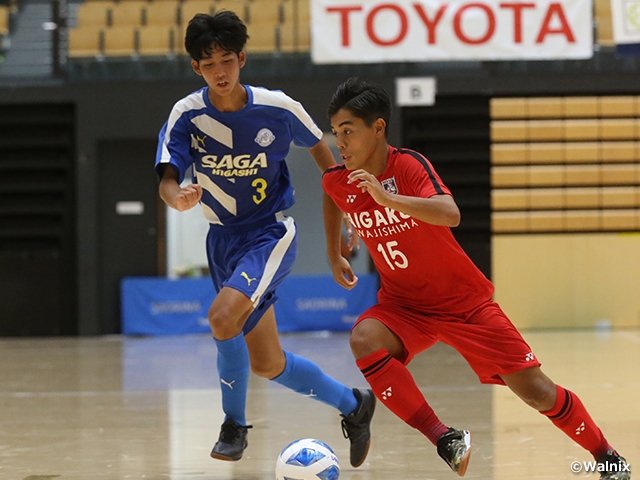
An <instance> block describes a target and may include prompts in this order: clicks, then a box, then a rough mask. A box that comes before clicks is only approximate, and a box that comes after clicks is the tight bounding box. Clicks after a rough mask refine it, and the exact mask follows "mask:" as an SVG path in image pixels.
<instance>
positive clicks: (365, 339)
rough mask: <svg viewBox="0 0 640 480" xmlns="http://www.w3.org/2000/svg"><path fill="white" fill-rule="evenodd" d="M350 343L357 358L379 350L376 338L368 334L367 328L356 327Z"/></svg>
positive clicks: (352, 332)
mask: <svg viewBox="0 0 640 480" xmlns="http://www.w3.org/2000/svg"><path fill="white" fill-rule="evenodd" d="M349 345H350V346H351V351H352V352H353V356H354V357H355V358H356V359H360V358H363V357H366V356H367V355H369V354H371V353H373V352H375V351H376V350H379V348H376V342H375V340H374V338H373V337H372V336H371V335H369V334H368V332H367V331H366V329H358V328H356V329H354V330H352V331H351V336H350V337H349Z"/></svg>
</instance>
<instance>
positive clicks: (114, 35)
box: [103, 25, 137, 57]
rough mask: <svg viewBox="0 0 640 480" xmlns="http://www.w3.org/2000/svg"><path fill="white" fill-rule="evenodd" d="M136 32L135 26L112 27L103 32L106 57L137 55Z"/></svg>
mask: <svg viewBox="0 0 640 480" xmlns="http://www.w3.org/2000/svg"><path fill="white" fill-rule="evenodd" d="M136 30H137V28H136V27H135V26H133V25H125V26H120V27H110V28H105V29H104V30H103V35H104V50H103V53H104V55H105V56H110V57H121V56H128V55H134V54H135V53H136V45H135V44H136Z"/></svg>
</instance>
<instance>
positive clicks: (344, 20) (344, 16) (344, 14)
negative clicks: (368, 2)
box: [327, 6, 362, 47]
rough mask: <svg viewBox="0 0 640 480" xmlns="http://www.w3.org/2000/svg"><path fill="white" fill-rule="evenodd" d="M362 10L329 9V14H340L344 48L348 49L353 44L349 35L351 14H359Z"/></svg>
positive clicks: (359, 8)
mask: <svg viewBox="0 0 640 480" xmlns="http://www.w3.org/2000/svg"><path fill="white" fill-rule="evenodd" d="M361 10H362V7H361V6H354V7H327V13H339V14H340V24H341V25H342V46H343V47H348V46H349V44H350V43H351V37H350V35H349V14H350V13H351V12H359V11H361Z"/></svg>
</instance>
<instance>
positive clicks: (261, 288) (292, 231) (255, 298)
mask: <svg viewBox="0 0 640 480" xmlns="http://www.w3.org/2000/svg"><path fill="white" fill-rule="evenodd" d="M276 218H277V216H276ZM279 220H280V219H279ZM280 221H282V223H284V225H285V227H287V233H285V234H284V237H282V238H281V239H280V240H278V243H277V244H276V246H275V248H274V249H273V251H272V252H271V255H269V260H267V264H266V266H265V268H264V273H263V275H262V278H261V279H260V283H259V284H258V288H256V291H255V292H253V295H251V301H252V302H253V308H256V307H257V306H258V304H259V303H260V299H261V298H262V295H264V292H266V290H267V288H268V287H269V285H270V284H271V280H273V277H274V276H275V274H276V272H277V271H278V268H280V264H281V263H282V259H283V257H284V255H285V253H287V250H288V249H289V245H291V242H292V241H293V239H294V237H295V236H296V224H295V223H294V221H293V218H292V217H286V218H284V219H283V220H280Z"/></svg>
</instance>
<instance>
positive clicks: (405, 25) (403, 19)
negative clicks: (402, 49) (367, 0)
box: [367, 3, 409, 46]
mask: <svg viewBox="0 0 640 480" xmlns="http://www.w3.org/2000/svg"><path fill="white" fill-rule="evenodd" d="M382 10H392V11H394V12H396V13H397V14H398V18H399V19H400V33H399V34H398V36H397V37H396V38H393V39H391V40H382V39H381V38H380V37H379V36H378V35H376V32H375V31H374V29H373V22H374V21H375V16H376V15H377V14H378V12H380V11H382ZM407 30H409V21H408V19H407V14H406V13H405V12H404V10H403V9H402V8H400V7H399V6H397V5H393V4H391V3H384V4H382V5H378V6H377V7H375V8H374V9H372V10H371V12H369V15H368V16H367V35H369V38H370V39H371V41H372V42H373V43H375V44H376V45H382V46H389V45H397V44H398V43H400V42H401V41H402V40H404V37H406V36H407Z"/></svg>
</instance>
